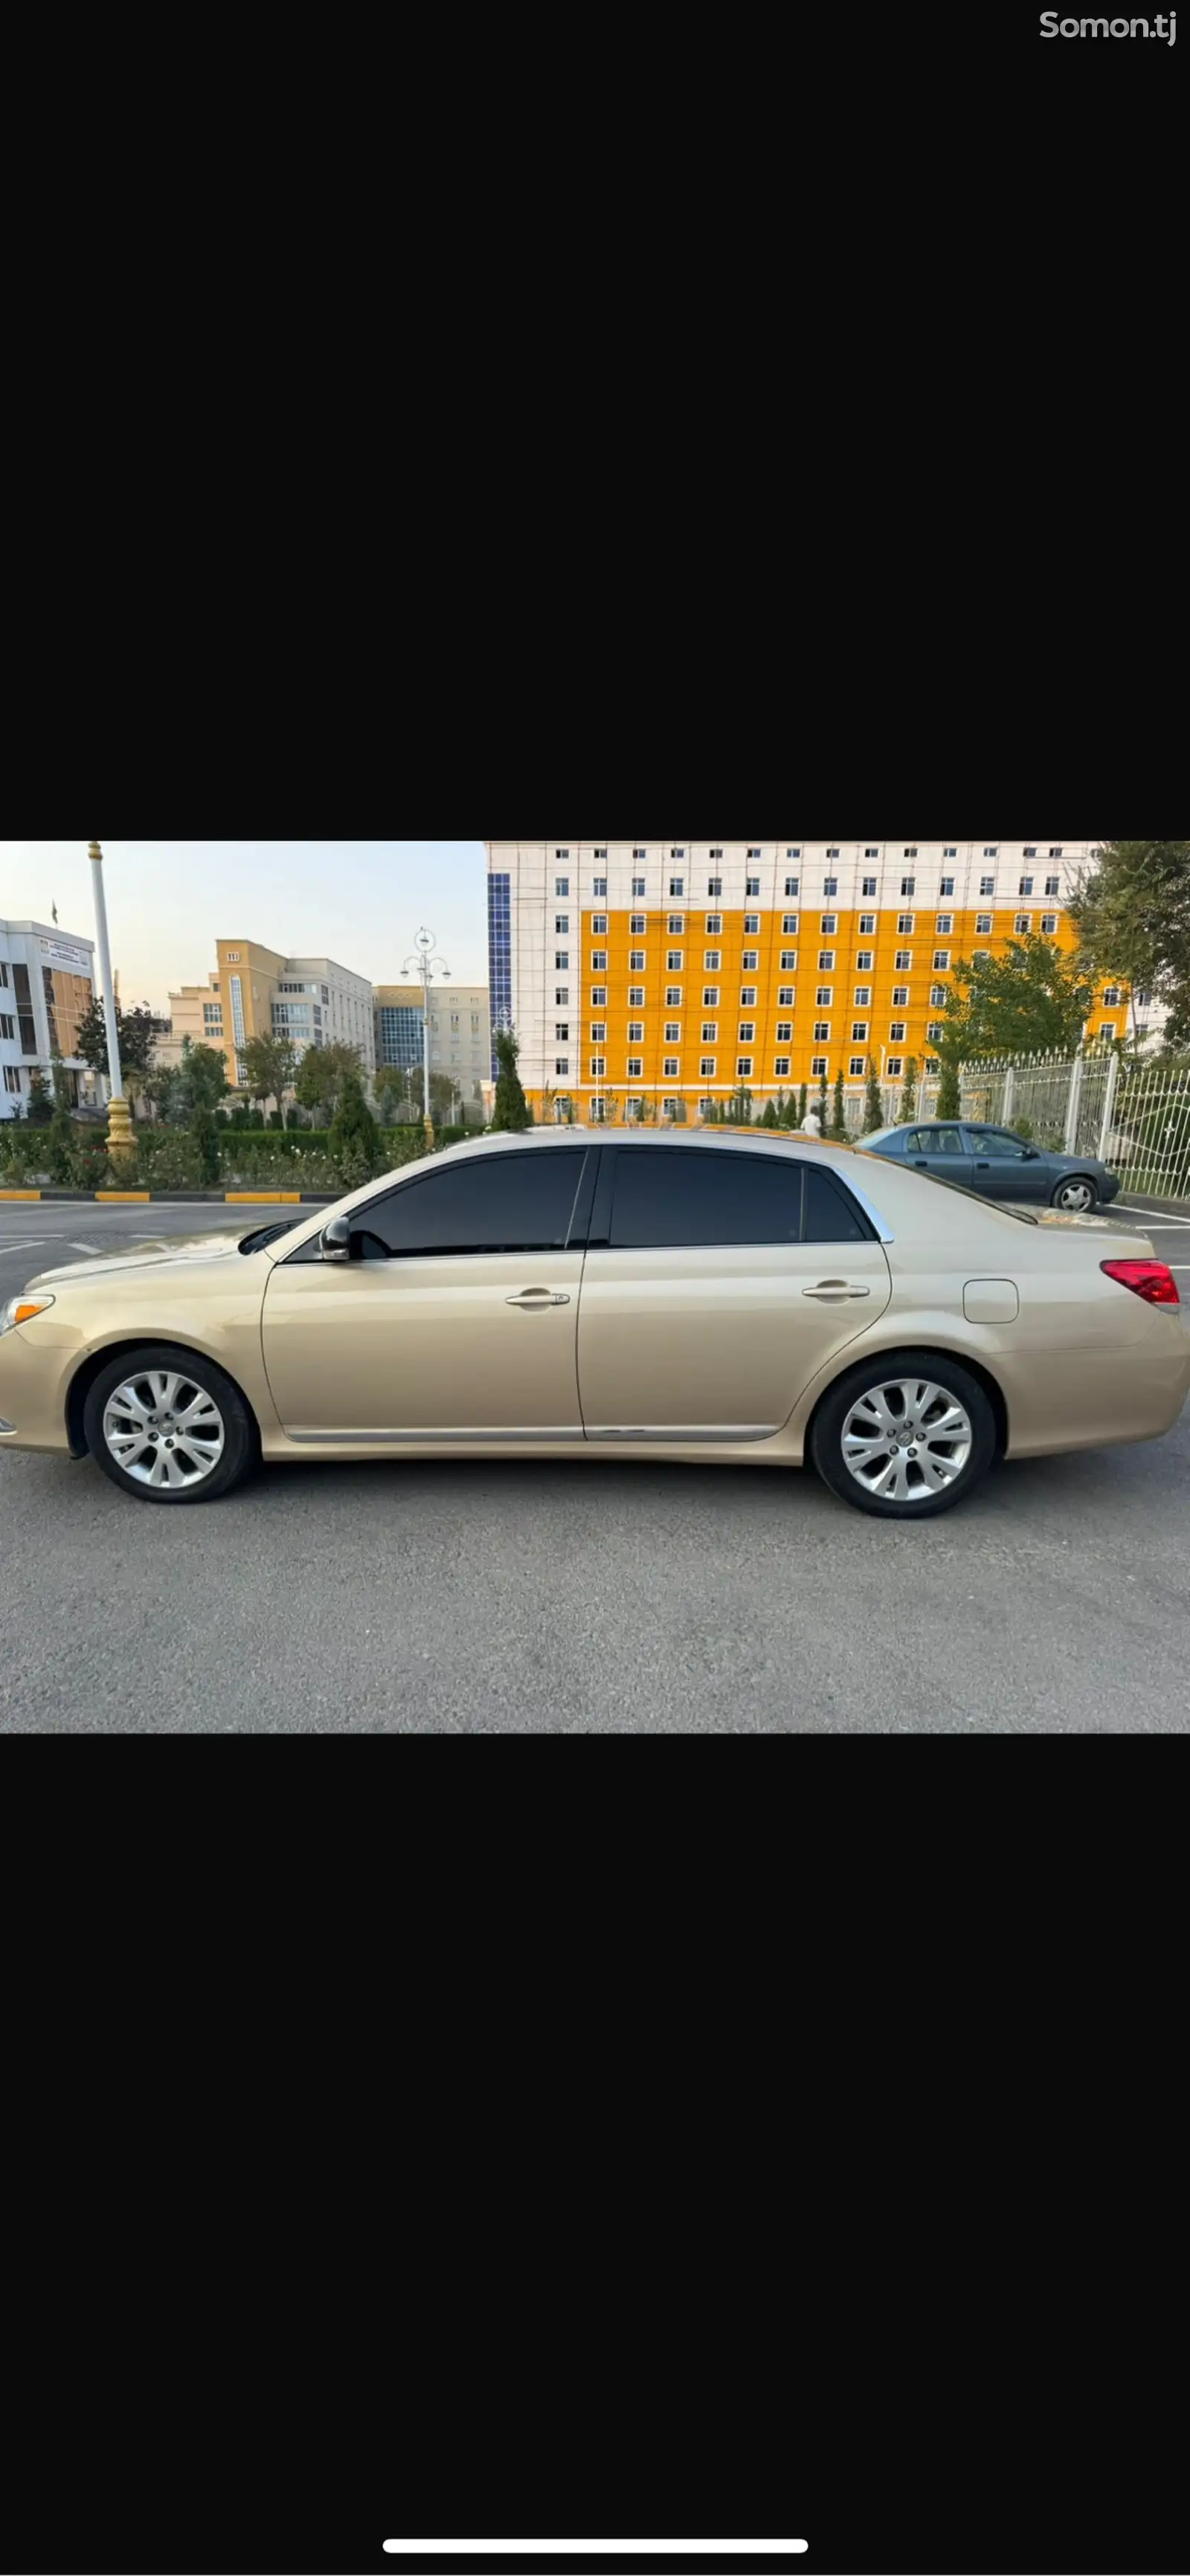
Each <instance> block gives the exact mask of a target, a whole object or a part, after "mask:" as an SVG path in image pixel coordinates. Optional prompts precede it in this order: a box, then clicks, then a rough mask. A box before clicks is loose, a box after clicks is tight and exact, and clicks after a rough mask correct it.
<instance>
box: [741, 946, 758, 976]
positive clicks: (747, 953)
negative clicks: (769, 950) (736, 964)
mask: <svg viewBox="0 0 1190 2576" xmlns="http://www.w3.org/2000/svg"><path fill="white" fill-rule="evenodd" d="M740 964H741V966H742V967H743V970H744V973H745V975H754V974H755V973H756V969H757V967H758V966H759V964H760V950H759V949H758V948H745V950H744V952H743V955H742V957H741V958H740Z"/></svg>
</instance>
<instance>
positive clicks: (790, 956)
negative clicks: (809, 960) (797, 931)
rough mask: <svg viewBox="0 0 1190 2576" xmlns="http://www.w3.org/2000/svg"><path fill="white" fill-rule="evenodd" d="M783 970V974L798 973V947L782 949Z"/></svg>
mask: <svg viewBox="0 0 1190 2576" xmlns="http://www.w3.org/2000/svg"><path fill="white" fill-rule="evenodd" d="M781 972H782V974H783V975H796V973H797V950H796V948H783V949H782V951H781Z"/></svg>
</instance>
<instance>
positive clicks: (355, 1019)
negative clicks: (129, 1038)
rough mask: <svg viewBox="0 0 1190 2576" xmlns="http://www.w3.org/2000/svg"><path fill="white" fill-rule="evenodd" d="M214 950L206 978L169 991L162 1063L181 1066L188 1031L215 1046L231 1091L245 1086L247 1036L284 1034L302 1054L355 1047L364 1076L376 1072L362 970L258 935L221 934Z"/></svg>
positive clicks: (199, 1041) (367, 986)
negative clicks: (297, 953) (290, 953)
mask: <svg viewBox="0 0 1190 2576" xmlns="http://www.w3.org/2000/svg"><path fill="white" fill-rule="evenodd" d="M215 953H216V957H217V959H218V964H217V966H216V968H215V971H214V973H213V974H211V975H209V976H208V978H207V981H206V983H205V984H183V985H182V987H181V990H180V991H179V992H177V993H171V994H170V997H169V1005H170V1019H171V1033H170V1036H169V1038H168V1040H167V1041H166V1042H165V1044H164V1045H163V1046H161V1047H160V1048H159V1049H158V1056H159V1059H160V1060H161V1061H162V1062H164V1063H166V1064H173V1063H177V1064H180V1063H181V1060H182V1042H183V1039H184V1038H186V1037H189V1038H191V1039H192V1041H193V1043H194V1044H195V1045H196V1046H197V1045H199V1044H202V1045H203V1046H211V1047H214V1048H215V1049H216V1051H217V1052H218V1053H219V1054H220V1055H221V1056H222V1057H223V1061H224V1063H225V1065H226V1067H227V1079H228V1081H229V1082H230V1084H231V1085H232V1088H233V1090H242V1089H243V1086H244V1064H243V1056H242V1053H241V1050H242V1048H243V1046H244V1044H245V1041H246V1040H247V1039H248V1038H255V1037H287V1038H289V1039H290V1040H291V1042H292V1044H293V1046H294V1049H295V1051H296V1053H297V1054H298V1056H299V1057H300V1056H303V1055H304V1054H305V1052H306V1049H307V1047H311V1046H331V1045H346V1046H354V1047H358V1049H359V1052H360V1058H361V1061H362V1064H363V1068H364V1072H365V1075H370V1074H371V1073H373V1072H374V1071H375V1066H376V1042H375V1030H374V1021H373V1010H372V986H371V984H370V983H369V982H368V980H367V978H366V977H365V976H363V975H355V974H352V972H351V970H350V969H349V968H348V967H346V966H338V965H336V964H335V962H334V960H333V958H329V957H284V956H282V954H281V952H280V951H279V950H278V949H275V948H262V947H261V946H260V945H259V944H258V942H257V941H256V940H253V939H218V940H216V942H215Z"/></svg>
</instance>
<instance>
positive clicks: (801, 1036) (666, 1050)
mask: <svg viewBox="0 0 1190 2576" xmlns="http://www.w3.org/2000/svg"><path fill="white" fill-rule="evenodd" d="M1095 846H1096V844H1095V843H1094V842H1093V841H1038V842H1033V841H839V842H834V841H755V842H752V841H725V842H713V841H681V842H677V841H642V842H634V841H603V842H599V841H489V842H488V843H487V844H486V847H487V853H488V921H489V938H490V950H491V992H492V1017H493V1023H494V1025H495V1026H496V1027H500V1026H502V1025H505V1024H511V1025H513V1026H515V1028H516V1030H517V1033H518V1036H519V1038H520V1042H521V1077H522V1080H523V1082H524V1085H525V1089H526V1092H527V1093H528V1095H529V1098H530V1100H531V1102H532V1103H533V1105H534V1106H535V1108H536V1109H537V1110H538V1111H539V1112H540V1111H541V1109H542V1107H543V1104H544V1103H546V1102H548V1101H549V1100H550V1098H551V1096H552V1098H553V1104H554V1112H555V1115H558V1116H562V1115H564V1114H565V1112H566V1108H567V1106H568V1104H571V1103H572V1104H573V1107H574V1111H575V1115H576V1116H577V1117H579V1118H582V1119H587V1118H591V1119H594V1120H596V1121H599V1120H600V1119H602V1118H603V1117H604V1116H605V1115H606V1114H607V1109H608V1106H609V1104H611V1103H613V1102H614V1104H615V1107H616V1110H617V1112H620V1111H621V1110H622V1114H623V1115H624V1116H625V1117H627V1118H633V1117H638V1116H639V1115H640V1114H641V1110H642V1108H643V1107H645V1106H646V1105H647V1106H648V1108H649V1109H650V1110H651V1109H652V1108H653V1105H654V1104H655V1107H656V1114H657V1116H658V1117H666V1116H669V1117H675V1118H686V1119H692V1118H697V1117H699V1116H700V1115H703V1116H705V1115H706V1113H707V1111H708V1109H711V1110H718V1109H720V1108H722V1107H723V1106H724V1105H725V1104H726V1103H727V1102H728V1101H729V1100H730V1099H731V1096H732V1094H733V1092H736V1091H738V1090H739V1088H740V1086H741V1085H744V1086H746V1088H747V1090H748V1091H749V1092H750V1093H751V1095H752V1099H753V1103H754V1107H755V1108H756V1109H757V1110H759V1109H761V1108H763V1106H764V1103H765V1101H766V1100H768V1099H773V1098H775V1097H776V1096H777V1095H778V1093H780V1092H781V1091H786V1092H788V1091H790V1090H791V1089H793V1088H794V1087H795V1086H800V1085H801V1084H802V1083H806V1084H807V1085H810V1086H817V1084H818V1083H819V1081H820V1080H821V1078H822V1076H823V1075H825V1077H826V1079H827V1082H828V1083H829V1084H831V1085H833V1084H834V1081H835V1079H836V1076H837V1075H838V1074H839V1073H840V1072H841V1073H842V1075H843V1079H844V1085H845V1087H851V1088H853V1089H855V1088H858V1087H860V1086H862V1084H863V1083H864V1080H865V1078H866V1075H867V1070H868V1066H869V1063H871V1064H873V1065H874V1066H875V1068H876V1071H877V1073H878V1074H879V1075H880V1077H881V1079H882V1081H884V1082H885V1083H896V1082H898V1081H900V1080H902V1079H903V1077H904V1073H905V1068H906V1066H907V1065H908V1062H909V1059H910V1057H911V1056H912V1057H915V1058H916V1060H917V1064H918V1066H919V1068H921V1069H922V1070H924V1071H928V1070H929V1069H930V1068H931V1066H932V1065H933V1064H934V1063H935V1062H936V1057H935V1053H934V1050H935V1048H936V1045H937V1043H938V1041H939V1039H940V1037H941V1035H942V1025H943V1013H944V1009H945V1002H946V995H947V992H948V990H949V989H950V983H951V977H952V973H953V969H954V966H955V964H956V962H957V960H958V959H960V958H969V957H971V956H972V955H979V954H980V953H985V954H991V955H995V954H997V953H998V952H1003V950H1004V948H1005V946H1006V944H1007V942H1008V941H1009V940H1010V939H1012V938H1013V937H1014V936H1015V937H1020V936H1023V935H1024V934H1026V933H1027V932H1030V931H1035V932H1043V933H1045V934H1046V935H1047V936H1048V937H1052V938H1054V939H1056V940H1057V942H1058V943H1059V945H1060V946H1061V947H1063V948H1067V949H1069V948H1071V947H1073V946H1074V944H1075V940H1074V931H1073V928H1072V925H1071V922H1070V918H1069V915H1068V913H1067V911H1066V908H1065V898H1066V895H1067V893H1068V892H1069V890H1070V888H1071V885H1072V883H1073V880H1074V877H1075V873H1076V871H1077V870H1078V868H1079V867H1080V866H1081V865H1083V864H1084V863H1085V862H1086V860H1087V859H1088V858H1089V857H1090V855H1091V852H1092V851H1093V849H1094V848H1095ZM1131 998H1132V1004H1133V1008H1134V1012H1135V1014H1137V1017H1136V1019H1135V1033H1136V1034H1137V1035H1138V1036H1139V1034H1140V1031H1141V1029H1143V1028H1144V1026H1145V1018H1146V1014H1145V1007H1144V1005H1145V1002H1146V1001H1147V997H1142V996H1141V995H1139V994H1137V995H1134V996H1132V997H1131ZM1128 1012H1129V996H1128V995H1127V994H1126V993H1125V992H1124V991H1123V990H1122V989H1121V988H1120V987H1119V986H1114V985H1104V986H1103V987H1102V988H1101V990H1100V993H1099V995H1098V999H1097V1004H1096V1008H1095V1010H1094V1011H1093V1012H1092V1015H1091V1019H1090V1021H1089V1023H1088V1034H1089V1035H1090V1036H1092V1037H1094V1036H1097V1035H1102V1036H1105V1037H1122V1036H1124V1035H1125V1034H1127V1021H1128Z"/></svg>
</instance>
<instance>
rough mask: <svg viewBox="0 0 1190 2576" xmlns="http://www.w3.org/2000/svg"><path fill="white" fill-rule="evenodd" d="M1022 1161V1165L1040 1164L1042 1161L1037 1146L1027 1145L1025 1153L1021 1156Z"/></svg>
mask: <svg viewBox="0 0 1190 2576" xmlns="http://www.w3.org/2000/svg"><path fill="white" fill-rule="evenodd" d="M1021 1161H1022V1163H1039V1162H1040V1161H1041V1156H1040V1154H1039V1153H1038V1151H1037V1147H1036V1145H1026V1147H1025V1150H1024V1153H1023V1154H1022V1156H1021Z"/></svg>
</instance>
